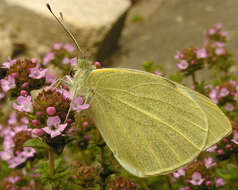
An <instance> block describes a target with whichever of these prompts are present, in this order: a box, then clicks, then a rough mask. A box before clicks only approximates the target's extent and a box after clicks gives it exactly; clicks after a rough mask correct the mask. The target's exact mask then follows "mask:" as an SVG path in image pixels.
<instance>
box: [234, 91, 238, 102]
mask: <svg viewBox="0 0 238 190" xmlns="http://www.w3.org/2000/svg"><path fill="white" fill-rule="evenodd" d="M234 100H235V101H238V93H237V92H236V93H235V95H234Z"/></svg>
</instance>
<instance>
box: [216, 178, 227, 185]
mask: <svg viewBox="0 0 238 190" xmlns="http://www.w3.org/2000/svg"><path fill="white" fill-rule="evenodd" d="M215 183H216V187H221V186H224V185H225V181H224V179H222V178H221V177H219V178H216V179H215Z"/></svg>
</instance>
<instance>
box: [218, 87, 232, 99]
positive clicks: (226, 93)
mask: <svg viewBox="0 0 238 190" xmlns="http://www.w3.org/2000/svg"><path fill="white" fill-rule="evenodd" d="M229 93H230V91H229V90H227V88H222V89H221V90H220V92H219V96H220V97H225V96H227V95H228V94H229Z"/></svg>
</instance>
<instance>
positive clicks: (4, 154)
mask: <svg viewBox="0 0 238 190" xmlns="http://www.w3.org/2000/svg"><path fill="white" fill-rule="evenodd" d="M0 157H1V159H2V160H5V161H8V160H9V159H11V158H12V157H13V150H12V149H4V150H3V151H1V152H0Z"/></svg>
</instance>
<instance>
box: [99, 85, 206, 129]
mask: <svg viewBox="0 0 238 190" xmlns="http://www.w3.org/2000/svg"><path fill="white" fill-rule="evenodd" d="M100 88H101V89H105V90H113V91H121V92H125V93H127V94H130V95H132V96H135V97H139V98H147V99H151V100H156V101H160V102H162V103H164V104H167V105H170V106H172V107H174V108H176V109H179V110H182V111H183V112H186V113H189V114H192V113H191V112H188V111H186V110H183V109H181V108H180V107H178V106H176V105H173V104H170V103H168V102H165V101H163V100H160V99H157V98H152V97H147V96H141V95H136V94H134V93H131V92H128V91H126V90H121V89H116V88H104V87H100ZM193 107H194V106H193ZM194 108H196V107H194ZM183 119H184V120H186V121H188V122H189V123H191V124H192V125H194V126H196V127H198V128H199V129H201V130H202V131H205V132H206V131H207V130H205V129H203V128H201V127H200V126H199V125H197V124H196V123H194V122H192V121H191V120H188V119H186V118H185V117H184V118H183Z"/></svg>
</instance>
